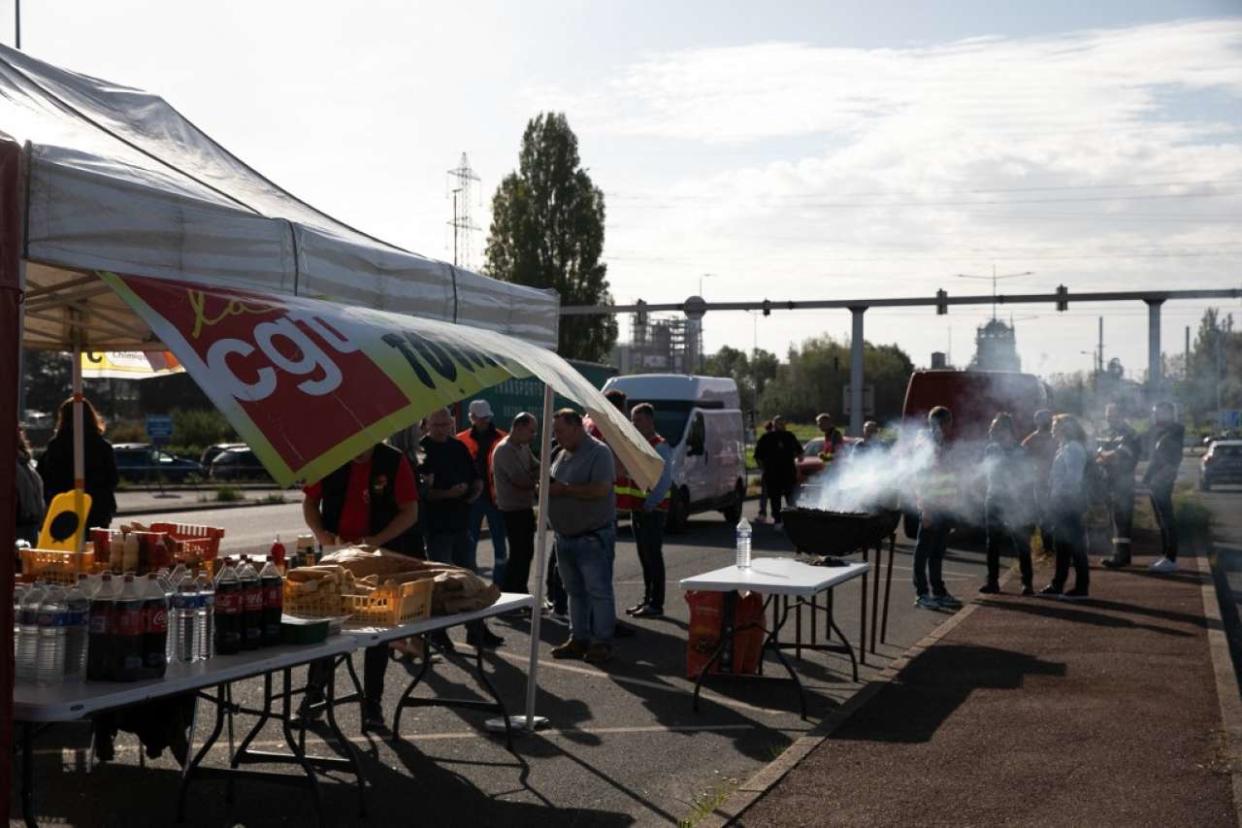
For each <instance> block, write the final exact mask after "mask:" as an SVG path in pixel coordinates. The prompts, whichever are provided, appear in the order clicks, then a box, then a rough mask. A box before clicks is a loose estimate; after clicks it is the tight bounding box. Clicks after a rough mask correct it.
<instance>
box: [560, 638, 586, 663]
mask: <svg viewBox="0 0 1242 828" xmlns="http://www.w3.org/2000/svg"><path fill="white" fill-rule="evenodd" d="M588 649H590V648H589V647H588V646H587V642H585V641H583V640H582V639H581V638H571V639H569V640H568V641H566V642H565V643H564V644H562V645H560V646H559V647H553V648H552V657H553V658H561V659H579V658H582V657H583V656H584V655H586V654H587V650H588Z"/></svg>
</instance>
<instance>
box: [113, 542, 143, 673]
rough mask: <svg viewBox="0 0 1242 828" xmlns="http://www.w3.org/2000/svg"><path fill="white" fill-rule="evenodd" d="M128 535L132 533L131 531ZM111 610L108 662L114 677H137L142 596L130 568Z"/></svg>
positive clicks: (141, 666) (141, 630)
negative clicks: (110, 648) (113, 608)
mask: <svg viewBox="0 0 1242 828" xmlns="http://www.w3.org/2000/svg"><path fill="white" fill-rule="evenodd" d="M131 535H132V533H131ZM114 606H115V610H114V612H113V614H112V619H113V624H112V625H111V626H112V630H113V633H112V663H111V665H110V672H111V674H112V679H113V680H114V681H137V680H138V679H140V678H142V672H143V652H142V638H143V636H142V633H143V617H142V616H143V596H142V590H141V586H140V584H139V582H138V581H135V580H134V574H133V573H132V572H130V573H127V574H126V575H125V580H124V582H123V583H122V585H121V594H120V595H119V596H118V597H117V599H116V602H115V605H114Z"/></svg>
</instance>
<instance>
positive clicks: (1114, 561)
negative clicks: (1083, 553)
mask: <svg viewBox="0 0 1242 828" xmlns="http://www.w3.org/2000/svg"><path fill="white" fill-rule="evenodd" d="M1100 563H1102V564H1104V565H1105V566H1106V567H1108V568H1109V569H1121V568H1122V567H1124V566H1129V565H1130V559H1129V558H1105V559H1104V560H1102V561H1100Z"/></svg>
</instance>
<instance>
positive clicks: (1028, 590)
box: [1022, 584, 1035, 598]
mask: <svg viewBox="0 0 1242 828" xmlns="http://www.w3.org/2000/svg"><path fill="white" fill-rule="evenodd" d="M1022 594H1023V595H1025V596H1026V597H1027V598H1029V597H1031V596H1032V595H1034V594H1035V589H1034V587H1032V586H1031V585H1030V584H1023V585H1022Z"/></svg>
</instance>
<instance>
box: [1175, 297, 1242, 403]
mask: <svg viewBox="0 0 1242 828" xmlns="http://www.w3.org/2000/svg"><path fill="white" fill-rule="evenodd" d="M1177 392H1178V396H1179V398H1180V399H1181V401H1182V404H1183V405H1184V406H1185V408H1186V409H1187V411H1188V412H1189V413H1190V415H1191V417H1192V419H1194V420H1195V421H1198V422H1202V421H1206V420H1210V419H1212V418H1213V417H1214V416H1215V412H1216V409H1217V408H1218V407H1219V408H1227V409H1228V408H1242V333H1239V332H1237V331H1235V330H1234V324H1233V314H1225V315H1221V313H1220V312H1219V311H1218V310H1217V309H1216V308H1208V309H1207V310H1206V311H1205V312H1204V314H1203V318H1202V319H1201V320H1200V321H1199V330H1198V332H1197V334H1196V336H1195V340H1194V343H1193V345H1192V346H1191V350H1190V358H1189V359H1188V360H1186V366H1185V370H1184V376H1183V381H1182V383H1181V385H1180V386H1179V387H1178V388H1177Z"/></svg>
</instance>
